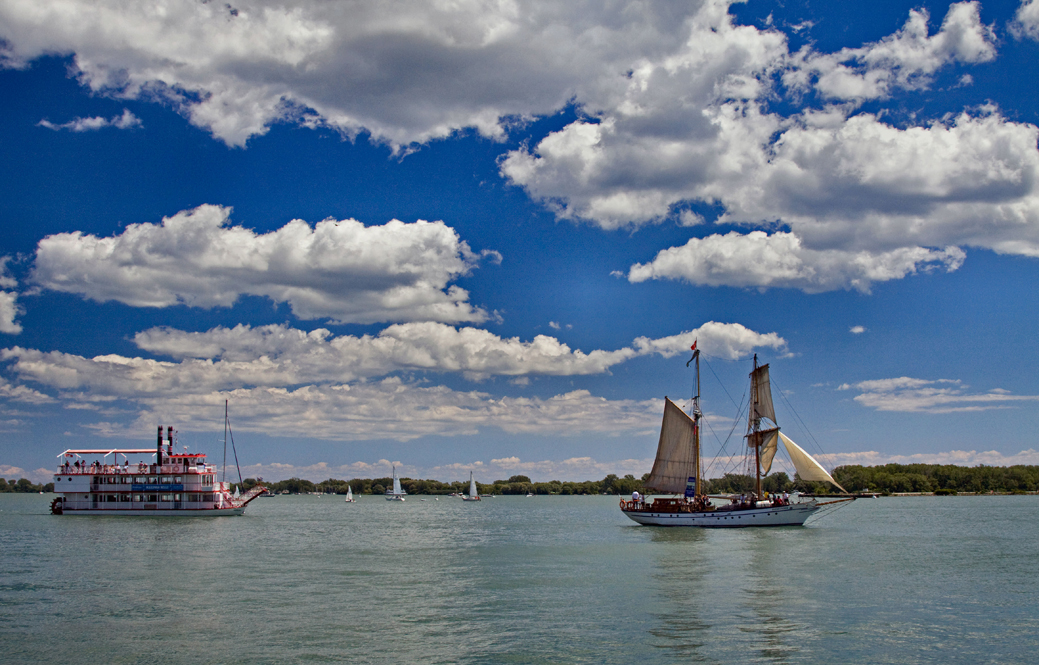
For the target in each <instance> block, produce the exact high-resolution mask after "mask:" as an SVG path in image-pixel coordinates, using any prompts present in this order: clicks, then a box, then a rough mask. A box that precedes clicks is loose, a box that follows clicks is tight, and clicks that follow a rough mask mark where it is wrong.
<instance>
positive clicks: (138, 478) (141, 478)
mask: <svg viewBox="0 0 1039 665" xmlns="http://www.w3.org/2000/svg"><path fill="white" fill-rule="evenodd" d="M133 481H134V482H135V483H137V484H138V485H143V484H144V483H146V482H148V479H147V478H145V477H144V476H136V477H134V479H133Z"/></svg>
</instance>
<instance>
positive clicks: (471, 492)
mask: <svg viewBox="0 0 1039 665" xmlns="http://www.w3.org/2000/svg"><path fill="white" fill-rule="evenodd" d="M469 496H479V494H478V493H477V491H476V479H475V478H473V472H472V471H470V472H469Z"/></svg>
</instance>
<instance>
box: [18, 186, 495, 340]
mask: <svg viewBox="0 0 1039 665" xmlns="http://www.w3.org/2000/svg"><path fill="white" fill-rule="evenodd" d="M229 218H230V209H229V208H223V207H219V206H213V205H202V206H199V207H198V208H195V209H193V210H186V211H182V212H179V213H177V214H176V215H173V216H172V217H166V218H163V220H162V223H161V224H151V223H142V224H131V225H130V226H128V227H126V229H125V230H124V231H123V232H122V233H121V234H120V235H118V236H113V237H108V238H99V237H97V236H93V235H86V234H82V233H80V232H75V233H61V234H56V235H52V236H47V237H46V238H44V239H43V240H41V241H40V243H39V246H38V248H37V252H36V262H35V267H34V269H33V273H32V280H33V281H34V282H35V284H37V285H38V286H40V287H42V288H46V289H51V290H55V291H64V292H68V293H78V294H81V295H83V296H85V297H87V298H90V299H92V300H96V301H99V302H104V301H108V300H116V301H119V302H122V303H125V304H128V305H132V306H135V307H168V306H171V305H176V304H185V305H188V306H192V307H204V308H210V307H229V306H231V305H233V304H234V302H235V301H236V300H237V299H238V298H239V296H242V295H256V296H264V297H267V298H270V299H271V300H273V301H274V302H276V303H288V304H289V305H290V307H291V308H292V311H293V313H294V314H295V315H296V316H298V317H300V318H303V319H318V318H325V319H330V320H332V321H337V322H351V323H372V322H379V321H414V320H432V321H446V322H465V321H476V322H479V321H484V320H486V319H487V318H488V315H487V313H486V312H485V311H483V310H482V309H479V308H475V307H473V306H471V305H470V304H469V303H468V302H467V301H468V297H469V294H468V293H467V292H466V291H465V290H464V289H462V288H460V287H458V286H455V285H449V283H450V282H451V281H452V280H453V279H455V278H457V277H459V276H462V275H466V274H468V273H469V272H470V271H471V270H472V269H473V268H475V267H476V265H477V264H478V263H479V260H480V258H481V256H480V255H477V254H474V253H473V252H472V251H471V250H470V249H469V246H468V245H467V244H466V243H465V241H463V240H460V239H459V237H458V234H457V233H455V231H454V230H453V229H451V228H449V227H448V226H447V225H445V224H444V223H443V222H425V221H422V220H419V221H418V222H415V223H413V224H405V223H403V222H400V221H397V220H393V221H391V222H388V223H387V224H384V225H382V226H369V227H366V226H364V225H363V224H361V223H360V222H358V221H356V220H352V219H347V220H338V221H337V220H333V219H326V220H324V221H322V222H319V223H318V224H316V225H315V226H314V227H311V226H310V225H308V224H307V223H306V222H304V221H302V220H293V221H291V222H289V223H288V224H286V225H285V226H284V227H282V228H280V229H278V230H276V231H272V232H270V233H266V234H257V233H255V232H254V231H251V230H249V229H246V228H243V227H241V226H229ZM483 256H489V257H490V258H491V259H498V258H500V256H499V255H498V254H497V253H496V252H484V253H483Z"/></svg>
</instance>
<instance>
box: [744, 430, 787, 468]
mask: <svg viewBox="0 0 1039 665" xmlns="http://www.w3.org/2000/svg"><path fill="white" fill-rule="evenodd" d="M747 443H748V445H749V446H750V447H751V448H754V447H756V446H760V447H761V453H760V458H759V459H760V460H761V475H763V476H767V475H768V472H769V471H771V470H772V459H773V458H774V457H775V456H776V449H777V448H778V447H779V428H778V427H773V428H772V429H763V430H761V431H760V432H751V433H750V434H748V435H747Z"/></svg>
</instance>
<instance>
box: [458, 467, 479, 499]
mask: <svg viewBox="0 0 1039 665" xmlns="http://www.w3.org/2000/svg"><path fill="white" fill-rule="evenodd" d="M479 500H480V494H479V492H477V491H476V479H475V478H473V472H472V471H470V472H469V496H463V497H462V501H479Z"/></svg>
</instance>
